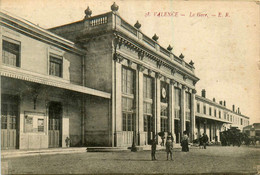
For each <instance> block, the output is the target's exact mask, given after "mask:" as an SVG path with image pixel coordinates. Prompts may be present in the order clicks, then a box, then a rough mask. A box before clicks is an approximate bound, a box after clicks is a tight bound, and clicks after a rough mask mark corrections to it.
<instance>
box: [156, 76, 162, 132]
mask: <svg viewBox="0 0 260 175" xmlns="http://www.w3.org/2000/svg"><path fill="white" fill-rule="evenodd" d="M155 78H156V79H155V81H156V133H158V132H160V131H161V80H160V78H161V74H160V73H156V74H155Z"/></svg>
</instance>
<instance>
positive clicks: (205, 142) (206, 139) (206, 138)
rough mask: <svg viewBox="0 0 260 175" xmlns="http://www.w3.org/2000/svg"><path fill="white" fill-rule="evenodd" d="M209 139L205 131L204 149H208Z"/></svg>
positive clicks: (203, 137)
mask: <svg viewBox="0 0 260 175" xmlns="http://www.w3.org/2000/svg"><path fill="white" fill-rule="evenodd" d="M208 141H209V138H208V136H207V134H206V133H203V136H202V142H203V147H204V149H206V145H207V143H208Z"/></svg>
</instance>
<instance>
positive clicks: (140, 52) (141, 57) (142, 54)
mask: <svg viewBox="0 0 260 175" xmlns="http://www.w3.org/2000/svg"><path fill="white" fill-rule="evenodd" d="M138 58H139V59H141V60H143V58H144V52H143V51H139V52H138Z"/></svg>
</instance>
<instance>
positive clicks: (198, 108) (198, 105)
mask: <svg viewBox="0 0 260 175" xmlns="http://www.w3.org/2000/svg"><path fill="white" fill-rule="evenodd" d="M197 112H198V113H200V104H199V103H197Z"/></svg>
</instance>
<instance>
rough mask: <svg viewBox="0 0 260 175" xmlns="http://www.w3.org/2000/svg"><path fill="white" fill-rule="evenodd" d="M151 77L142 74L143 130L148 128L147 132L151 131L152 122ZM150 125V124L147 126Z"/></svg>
mask: <svg viewBox="0 0 260 175" xmlns="http://www.w3.org/2000/svg"><path fill="white" fill-rule="evenodd" d="M152 87H153V79H152V78H151V77H148V76H146V75H144V77H143V93H144V95H143V97H144V102H143V108H144V109H143V110H144V111H143V112H144V116H143V117H144V131H145V132H147V131H148V130H149V129H150V130H149V132H150V131H152V126H153V123H152V122H150V121H152V120H151V118H152V105H153V88H152ZM148 125H150V126H148Z"/></svg>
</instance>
